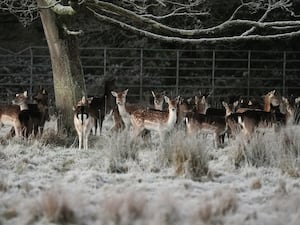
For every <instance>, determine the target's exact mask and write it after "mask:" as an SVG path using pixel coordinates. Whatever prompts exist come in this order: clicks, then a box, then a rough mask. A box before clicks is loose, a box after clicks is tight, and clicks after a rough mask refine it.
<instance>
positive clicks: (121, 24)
mask: <svg viewBox="0 0 300 225" xmlns="http://www.w3.org/2000/svg"><path fill="white" fill-rule="evenodd" d="M88 9H89V10H90V11H91V12H93V13H94V15H95V16H96V18H97V19H99V20H101V21H105V22H107V23H110V24H112V25H116V26H119V27H121V28H123V29H127V30H130V31H132V32H135V33H138V34H140V35H143V36H146V37H150V38H153V39H159V40H161V41H167V42H177V43H190V44H204V43H205V44H212V43H222V42H236V41H241V40H244V41H250V40H271V39H273V40H274V39H283V38H290V37H294V36H300V31H299V30H298V31H295V32H288V33H282V34H270V35H249V36H242V37H241V36H231V37H203V38H196V39H195V38H180V37H169V36H164V35H160V34H155V33H152V32H149V31H145V30H143V29H139V28H136V27H134V26H131V25H129V24H126V23H124V22H120V21H117V20H115V19H113V18H109V17H107V16H104V15H101V14H98V13H97V12H95V11H94V10H93V9H91V8H89V7H88ZM251 23H255V24H256V23H257V24H259V23H258V22H253V21H251ZM298 24H300V21H299V22H298Z"/></svg>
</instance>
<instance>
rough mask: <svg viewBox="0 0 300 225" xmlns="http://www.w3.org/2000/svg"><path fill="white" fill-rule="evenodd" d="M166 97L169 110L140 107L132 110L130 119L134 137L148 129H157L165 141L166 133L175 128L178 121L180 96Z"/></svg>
mask: <svg viewBox="0 0 300 225" xmlns="http://www.w3.org/2000/svg"><path fill="white" fill-rule="evenodd" d="M164 98H165V102H166V103H167V104H168V111H159V110H151V109H138V110H135V111H134V112H132V114H131V117H130V120H131V123H132V127H133V137H137V136H138V135H140V134H141V132H142V131H144V130H145V129H147V130H153V131H157V132H158V133H159V136H160V139H161V141H163V140H164V138H165V135H166V133H168V132H169V131H171V130H173V129H174V126H175V123H176V121H177V106H178V97H177V98H175V99H172V100H171V99H169V98H168V97H167V96H165V97H164Z"/></svg>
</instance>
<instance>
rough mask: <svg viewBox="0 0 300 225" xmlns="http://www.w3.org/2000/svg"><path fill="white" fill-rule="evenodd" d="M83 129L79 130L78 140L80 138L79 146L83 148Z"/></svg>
mask: <svg viewBox="0 0 300 225" xmlns="http://www.w3.org/2000/svg"><path fill="white" fill-rule="evenodd" d="M82 136H83V135H82V130H81V131H79V132H78V140H79V145H78V148H79V149H81V146H82Z"/></svg>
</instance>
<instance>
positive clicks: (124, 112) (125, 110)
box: [111, 89, 144, 130]
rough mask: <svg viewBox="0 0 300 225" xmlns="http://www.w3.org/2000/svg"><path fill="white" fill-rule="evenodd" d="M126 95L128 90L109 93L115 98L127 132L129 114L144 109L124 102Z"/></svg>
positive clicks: (129, 123)
mask: <svg viewBox="0 0 300 225" xmlns="http://www.w3.org/2000/svg"><path fill="white" fill-rule="evenodd" d="M127 93H128V89H126V90H124V91H119V92H116V91H111V94H112V96H114V97H115V98H116V104H117V109H118V111H119V114H120V116H121V118H122V120H123V122H124V125H125V129H126V130H129V128H130V127H131V119H130V116H131V114H132V113H133V112H134V111H136V110H138V109H144V107H142V106H140V105H136V104H130V103H128V102H126V96H127Z"/></svg>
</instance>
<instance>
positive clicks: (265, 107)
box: [264, 96, 271, 112]
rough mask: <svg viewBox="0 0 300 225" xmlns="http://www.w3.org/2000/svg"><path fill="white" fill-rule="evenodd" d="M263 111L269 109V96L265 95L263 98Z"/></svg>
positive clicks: (268, 110)
mask: <svg viewBox="0 0 300 225" xmlns="http://www.w3.org/2000/svg"><path fill="white" fill-rule="evenodd" d="M264 111H265V112H270V111H271V99H270V97H269V96H266V97H265V99H264Z"/></svg>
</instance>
